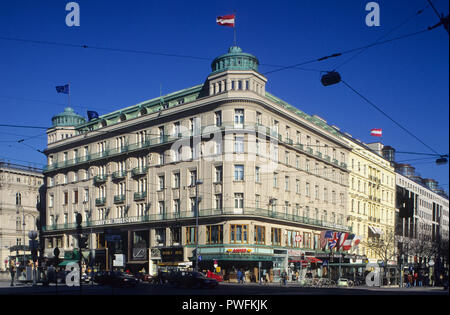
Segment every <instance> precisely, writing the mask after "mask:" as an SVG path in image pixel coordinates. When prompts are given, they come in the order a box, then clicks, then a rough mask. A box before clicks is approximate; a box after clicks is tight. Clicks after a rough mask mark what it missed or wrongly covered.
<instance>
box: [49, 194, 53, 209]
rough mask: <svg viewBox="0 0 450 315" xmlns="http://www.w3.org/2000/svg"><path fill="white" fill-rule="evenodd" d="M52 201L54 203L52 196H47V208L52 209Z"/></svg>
mask: <svg viewBox="0 0 450 315" xmlns="http://www.w3.org/2000/svg"><path fill="white" fill-rule="evenodd" d="M53 201H54V196H53V195H49V196H48V207H49V208H52V207H53Z"/></svg>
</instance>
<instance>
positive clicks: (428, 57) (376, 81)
mask: <svg viewBox="0 0 450 315" xmlns="http://www.w3.org/2000/svg"><path fill="white" fill-rule="evenodd" d="M68 2H69V1H66V0H41V1H32V0H29V1H23V0H17V1H2V2H0V37H10V38H20V39H30V40H38V41H49V42H61V43H68V44H77V45H82V44H86V45H88V46H89V45H91V46H101V47H111V48H122V49H134V50H146V51H153V52H158V53H167V54H178V55H189V56H196V57H203V58H207V59H208V60H201V59H192V58H179V57H165V56H156V55H148V54H147V55H146V54H134V53H124V52H114V51H105V50H93V49H82V48H72V47H63V46H55V45H42V44H34V43H25V42H16V41H6V40H1V39H0V106H1V115H0V117H1V118H0V124H17V125H32V126H50V124H51V117H52V116H53V115H54V114H56V113H59V112H62V111H63V109H64V107H65V106H66V105H67V97H66V95H63V94H57V93H56V90H55V86H56V85H62V84H65V83H67V82H70V84H71V103H72V105H73V108H74V109H75V111H77V112H78V113H79V114H81V115H84V116H86V110H87V109H92V110H96V111H98V112H99V114H106V113H108V112H111V111H114V110H117V109H120V108H123V107H126V106H130V105H133V104H136V103H139V102H142V101H144V100H147V99H151V98H154V97H157V96H159V93H160V87H161V86H162V92H163V94H166V93H170V92H174V91H177V90H180V89H184V88H187V87H191V86H194V85H197V84H200V83H202V82H203V81H204V80H205V78H206V77H207V76H208V74H209V73H210V71H211V68H210V63H211V61H212V60H213V59H214V57H216V56H218V55H220V54H223V53H225V52H226V51H227V49H228V47H229V46H231V45H232V44H233V31H232V29H231V28H227V27H223V26H218V25H216V23H215V18H216V17H217V16H218V15H224V14H229V13H233V10H236V14H237V17H236V29H237V42H238V45H239V46H240V47H242V49H243V50H244V51H245V52H249V53H252V54H254V55H255V56H257V57H258V59H259V61H260V63H261V64H262V65H261V66H260V69H259V70H260V72H261V73H265V72H268V71H271V70H274V69H276V68H275V67H273V66H269V65H279V66H288V65H293V64H297V63H301V62H303V61H307V60H310V59H315V58H319V57H322V56H325V55H330V54H332V53H335V52H341V51H345V50H348V49H351V48H356V47H361V46H364V45H366V44H370V43H372V42H374V41H375V40H376V39H378V38H379V37H381V36H383V35H384V34H386V33H387V32H389V31H390V30H391V29H393V28H394V27H396V26H398V25H400V24H401V23H402V22H404V21H405V20H407V19H408V18H410V19H409V20H407V21H408V22H406V23H405V24H404V25H402V26H401V27H400V28H398V29H396V30H395V31H394V32H393V33H392V34H390V35H389V36H388V37H387V38H392V37H396V36H400V35H403V34H408V33H412V32H415V31H419V30H422V29H424V28H426V27H427V26H432V25H434V24H436V23H437V21H438V20H437V16H436V15H435V13H434V12H433V10H432V9H431V7H429V6H428V2H427V1H426V0H410V1H406V0H398V1H377V2H378V4H379V5H380V22H381V25H380V26H379V27H368V26H366V24H365V18H366V15H367V14H368V12H367V11H365V6H366V4H367V3H368V2H369V1H362V0H349V1H333V0H320V1H298V0H296V1H233V0H229V1H212V0H210V1H170V2H168V1H148V0H147V1H144V0H142V1H138V0H130V1H101V0H79V1H76V2H77V3H78V4H79V5H80V11H81V12H80V13H81V15H80V23H81V25H80V26H79V27H68V26H66V24H65V18H66V15H67V13H68V12H66V11H65V6H66V4H67V3H68ZM433 3H434V5H435V6H436V7H437V9H438V10H439V11H441V12H444V13H445V14H447V13H448V10H449V7H448V1H444V0H433ZM424 8H425V11H424V12H423V13H422V14H420V15H417V16H415V17H413V16H414V15H415V13H416V12H417V11H418V10H420V9H424ZM448 40H449V37H448V34H447V32H446V31H445V30H444V29H443V28H442V27H440V28H437V29H435V30H433V31H430V32H425V33H423V34H419V35H416V36H412V37H409V38H406V39H402V40H397V41H394V42H391V43H387V44H384V45H380V46H376V47H373V48H370V49H368V50H367V51H365V52H364V53H362V54H361V55H359V56H357V57H356V58H354V59H353V60H351V61H350V62H348V63H347V64H344V65H342V66H341V67H339V68H338V71H339V72H340V74H341V76H342V78H343V79H344V80H345V81H346V82H347V83H349V84H350V85H351V86H353V87H354V88H355V89H356V90H357V91H359V92H360V93H361V94H363V95H364V96H365V97H367V98H368V99H370V100H371V101H373V102H374V103H375V104H376V105H377V106H379V107H380V108H381V109H383V110H384V111H385V112H386V113H388V114H389V115H390V116H391V117H393V118H394V119H395V120H396V121H398V122H399V123H401V124H402V125H403V126H404V127H406V128H407V129H409V130H410V131H412V132H413V133H414V134H415V135H416V136H418V137H419V138H420V139H421V140H423V141H424V142H425V143H426V144H427V145H429V146H431V147H432V148H434V149H435V150H436V151H438V152H439V153H442V154H447V153H448V152H449V149H448V144H449V112H448V109H449V107H448V105H449V88H448V86H449V82H448V81H449V73H448V71H449V43H448ZM350 56H352V54H349V55H344V56H342V57H339V58H334V59H330V60H327V61H322V62H317V63H311V64H308V65H305V66H304V68H306V69H308V71H305V70H298V69H289V70H284V71H279V72H275V73H271V74H268V75H267V78H268V84H267V90H268V91H269V92H271V93H272V94H274V95H276V96H278V97H280V98H282V99H283V100H285V101H287V102H289V103H290V104H292V105H294V106H296V107H298V108H299V109H301V110H303V111H304V112H306V113H308V114H310V115H313V114H317V115H319V116H321V117H322V118H324V119H326V120H327V121H328V123H329V124H332V125H336V126H338V127H340V128H341V130H342V131H345V132H348V133H350V134H352V135H353V136H354V137H355V138H358V139H360V140H362V141H364V142H372V141H374V140H377V138H373V137H371V136H370V129H371V128H383V134H384V135H383V142H384V143H385V144H388V145H391V146H393V147H395V148H396V149H397V150H398V151H404V152H420V153H432V152H431V151H430V150H429V149H428V148H427V147H425V146H424V145H423V144H421V143H420V142H418V141H417V140H415V139H414V138H412V137H411V136H409V135H408V134H407V133H405V132H404V131H403V130H401V129H400V128H399V127H398V126H396V125H395V124H393V123H392V122H391V121H389V120H388V119H387V118H386V117H384V116H383V115H381V114H380V113H379V112H377V111H376V110H375V109H374V108H373V107H371V106H370V105H368V104H367V103H365V102H364V101H363V100H362V99H361V98H360V97H359V96H357V95H355V94H354V93H353V92H352V91H350V90H349V89H348V88H347V87H346V86H345V85H343V84H342V83H340V84H337V85H334V86H329V87H324V86H322V85H321V83H320V72H319V71H327V70H332V69H334V67H336V66H337V65H339V64H341V63H342V62H344V61H345V60H347V58H349V57H350ZM31 136H33V137H34V138H31V139H28V140H26V141H24V142H23V143H18V142H17V141H18V140H20V139H23V138H27V137H31ZM45 146H46V137H45V131H43V130H39V129H23V128H5V127H0V159H4V160H8V159H9V160H10V161H11V162H14V163H20V164H28V162H32V163H37V164H38V165H42V164H44V163H45V157H44V155H43V154H41V153H39V152H37V151H36V150H35V149H40V150H42V149H44V148H45ZM31 147H32V148H31ZM33 148H34V149H33ZM397 160H398V161H410V162H411V164H413V165H414V166H416V170H417V172H419V173H420V174H421V175H422V176H423V177H428V178H435V179H436V180H438V182H439V183H440V184H442V185H443V188H444V189H446V190H447V191H448V174H449V169H448V165H446V166H437V165H435V164H434V163H433V161H434V160H433V159H432V158H430V157H428V156H425V155H409V154H397Z"/></svg>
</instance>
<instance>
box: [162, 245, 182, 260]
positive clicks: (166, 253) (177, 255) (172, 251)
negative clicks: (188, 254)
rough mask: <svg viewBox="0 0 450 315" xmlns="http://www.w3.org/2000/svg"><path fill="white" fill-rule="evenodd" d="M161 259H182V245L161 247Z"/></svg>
mask: <svg viewBox="0 0 450 315" xmlns="http://www.w3.org/2000/svg"><path fill="white" fill-rule="evenodd" d="M160 251H161V261H162V262H169V261H183V260H184V259H183V247H167V248H161V249H160Z"/></svg>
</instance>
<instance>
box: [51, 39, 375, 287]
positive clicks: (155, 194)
mask: <svg viewBox="0 0 450 315" xmlns="http://www.w3.org/2000/svg"><path fill="white" fill-rule="evenodd" d="M266 82H267V79H266V78H265V77H264V76H263V75H261V74H260V73H259V72H258V60H257V59H256V57H254V56H253V55H250V54H246V53H243V52H242V50H241V49H240V48H239V47H231V48H230V50H229V52H228V53H227V54H225V55H222V56H220V57H218V58H216V59H215V60H214V61H213V63H212V73H211V74H210V75H209V76H208V77H207V79H206V81H205V83H204V84H201V85H197V86H194V87H192V88H188V89H185V90H182V91H178V92H175V93H171V94H168V95H165V96H163V97H160V98H155V99H152V100H149V101H145V102H142V103H140V104H137V105H134V106H131V107H127V108H124V109H121V110H118V111H115V112H113V113H110V114H106V115H102V116H100V117H99V118H98V119H95V120H92V121H89V122H85V120H84V118H83V117H81V116H79V115H76V114H75V113H74V112H73V110H71V109H70V108H66V110H65V111H64V113H62V114H60V115H57V116H55V117H54V118H53V119H52V122H53V126H52V127H51V128H50V129H48V131H47V134H48V147H47V149H46V150H45V153H46V155H47V157H48V166H47V167H46V168H45V171H44V173H45V178H46V181H47V188H48V189H47V193H46V198H47V201H48V202H47V208H46V220H47V222H46V226H45V227H44V230H45V239H46V245H45V246H46V250H45V253H46V255H47V257H49V258H51V257H52V252H53V249H54V248H55V247H59V248H60V249H62V251H66V252H70V251H71V250H72V249H73V247H76V246H77V245H76V237H75V236H76V229H75V223H74V222H75V216H76V214H77V213H81V214H82V216H83V224H82V225H83V233H85V234H89V248H90V253H91V255H90V258H89V259H90V263H92V264H93V265H96V266H98V267H99V268H111V267H112V266H113V264H114V263H113V262H112V254H124V255H125V263H126V268H129V269H131V270H141V269H142V268H145V269H146V270H148V271H149V272H150V273H152V274H154V273H155V272H156V266H157V265H159V266H160V267H167V266H168V265H171V266H173V265H178V266H181V265H185V266H186V265H190V264H191V263H193V262H195V258H194V253H195V248H196V243H197V230H196V219H195V214H196V212H195V209H196V197H197V194H196V189H197V188H198V197H199V199H200V205H199V212H198V214H199V231H198V239H199V251H198V252H199V255H201V258H200V268H201V269H212V268H213V265H214V262H215V261H217V262H218V265H219V266H220V267H221V268H222V270H223V269H225V270H226V271H227V272H231V271H232V269H233V267H235V268H243V269H245V270H249V271H252V272H253V271H255V270H256V269H255V268H257V267H258V266H259V265H260V266H261V269H266V270H267V271H269V270H271V274H272V275H273V277H274V279H277V276H278V275H279V274H280V272H281V270H282V269H284V268H287V266H288V264H289V265H290V266H293V265H294V266H298V265H299V264H298V262H299V260H300V256H301V254H305V255H306V259H309V260H310V261H314V258H315V257H320V255H322V257H324V255H325V257H328V254H327V253H326V252H322V251H321V250H320V248H319V247H320V246H319V235H320V232H321V231H323V230H334V231H346V232H349V231H350V230H349V227H348V224H349V222H348V221H347V196H348V182H349V179H348V172H349V171H348V169H347V161H348V157H349V152H350V151H349V150H350V146H349V144H348V141H347V140H346V139H345V138H344V137H343V136H342V135H341V134H340V133H339V132H337V131H336V130H335V129H334V128H332V127H330V126H328V125H327V123H326V122H325V121H324V120H323V119H321V118H320V117H317V116H309V115H307V114H305V113H303V112H302V111H300V110H298V109H296V108H295V107H293V106H291V105H289V104H287V103H286V102H284V101H282V100H281V99H279V98H277V97H275V96H273V95H272V94H270V93H268V92H266ZM377 176H379V174H377ZM197 180H201V181H202V183H201V184H198V186H196V183H197ZM88 254H89V252H86V253H84V254H83V255H84V256H85V257H88ZM61 256H62V255H61ZM116 263H117V261H116ZM313 265H314V264H313ZM290 270H292V269H290ZM316 271H317V270H316ZM318 272H320V271H318Z"/></svg>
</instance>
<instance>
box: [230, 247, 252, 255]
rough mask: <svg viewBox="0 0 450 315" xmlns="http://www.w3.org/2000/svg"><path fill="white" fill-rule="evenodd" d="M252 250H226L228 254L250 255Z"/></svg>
mask: <svg viewBox="0 0 450 315" xmlns="http://www.w3.org/2000/svg"><path fill="white" fill-rule="evenodd" d="M252 251H253V250H252V249H250V248H227V249H226V252H227V253H228V254H251V252H252Z"/></svg>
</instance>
